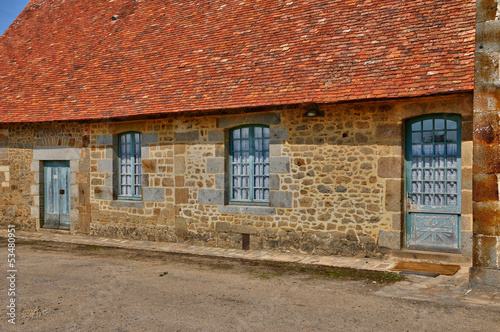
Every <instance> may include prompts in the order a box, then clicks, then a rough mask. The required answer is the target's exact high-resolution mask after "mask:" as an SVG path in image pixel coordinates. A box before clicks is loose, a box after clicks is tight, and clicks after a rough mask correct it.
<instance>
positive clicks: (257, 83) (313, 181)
mask: <svg viewBox="0 0 500 332" xmlns="http://www.w3.org/2000/svg"><path fill="white" fill-rule="evenodd" d="M493 4H496V3H495V1H489V2H488V1H483V2H478V8H479V10H478V11H477V12H478V13H480V12H482V11H485V12H488V11H489V12H491V11H494V14H495V15H496V6H493ZM489 12H488V13H489ZM481 15H482V14H481ZM495 15H493V16H491V15H490V14H488V15H485V19H488V20H491V22H493V21H494V22H497V21H495ZM479 16H480V14H478V17H479ZM481 17H483V16H481ZM475 19H476V4H475V3H474V2H471V1H466V0H458V1H452V2H450V1H439V0H423V1H419V2H415V1H396V0H393V1H392V0H391V1H363V2H359V1H350V0H348V1H341V2H339V1H322V0H314V1H302V2H292V1H260V2H247V1H236V2H232V1H226V0H220V1H203V0H200V1H179V2H175V1H174V2H169V3H165V2H161V1H154V0H146V1H133V0H117V1H111V2H110V1H106V0H98V1H95V3H93V5H92V6H91V7H89V6H88V4H87V3H86V2H85V1H83V0H68V1H55V0H45V1H39V0H32V1H31V2H30V4H29V5H28V6H27V7H26V9H25V10H24V11H23V12H22V13H21V15H20V16H19V17H18V18H17V20H16V21H15V22H14V23H13V24H12V25H11V27H10V28H9V29H8V30H7V32H6V33H5V34H4V35H3V36H1V37H0V75H1V80H0V91H1V95H0V100H1V102H0V121H1V123H0V186H1V187H0V188H1V189H0V208H1V211H2V212H3V213H2V215H1V216H0V221H1V222H2V223H3V224H7V223H10V224H16V225H18V227H20V228H23V229H27V230H32V231H39V230H42V229H58V230H66V231H68V232H70V233H84V234H90V235H102V236H110V237H119V238H132V239H144V240H152V241H174V242H176V241H182V242H188V243H196V244H204V245H208V246H219V247H228V248H241V247H244V248H251V249H260V248H272V249H276V250H290V251H300V252H307V253H311V254H327V255H337V254H341V255H358V254H363V255H376V254H377V253H378V252H387V251H388V250H392V253H393V254H395V255H405V254H408V253H411V255H417V256H418V257H419V258H422V259H425V258H426V257H431V256H430V254H427V253H432V257H438V259H443V260H444V259H449V257H452V259H454V260H459V261H470V260H472V259H473V257H474V261H475V262H480V263H479V264H478V265H476V267H477V269H475V271H476V272H475V273H476V274H475V275H476V276H479V277H477V278H475V279H477V280H479V281H478V282H480V280H485V279H488V280H495V278H498V277H495V275H497V274H495V271H496V272H498V268H499V266H498V258H497V256H498V251H499V246H498V244H496V243H497V242H496V241H497V239H498V234H497V233H495V231H494V229H497V228H498V224H499V223H497V222H496V221H495V222H494V223H495V225H494V226H492V227H490V228H487V227H479V228H478V227H476V223H478V225H481V222H480V221H478V218H479V217H478V216H481V218H483V216H484V214H483V213H482V212H479V213H476V212H477V211H479V210H477V209H483V207H484V209H490V210H489V211H492V210H494V211H497V210H498V208H497V206H498V185H497V186H496V187H495V185H494V184H497V183H498V181H497V180H496V173H498V172H499V171H498V170H496V168H495V165H497V164H498V162H496V161H493V162H491V163H490V164H491V167H493V168H494V169H495V171H493V170H491V172H490V169H487V168H478V167H477V166H476V163H481V161H480V160H478V159H477V156H479V157H480V158H486V159H488V158H490V159H491V158H493V159H494V158H495V155H494V154H493V153H494V152H492V151H496V150H494V149H490V150H488V152H484V153H483V152H476V157H475V158H473V146H474V149H475V150H474V151H482V150H481V149H482V148H483V147H482V146H483V145H485V146H486V145H487V146H488V147H490V146H491V145H494V146H495V148H496V147H498V139H497V138H498V132H497V129H498V120H497V119H496V118H495V119H494V118H493V117H494V116H493V115H492V116H493V117H492V116H489V117H487V119H486V117H484V121H483V122H481V123H482V124H485V125H487V126H490V127H491V129H490V127H487V126H482V127H481V128H483V129H481V128H479V127H477V126H476V127H474V126H473V120H474V119H476V118H477V116H478V115H477V114H476V112H475V110H476V108H477V107H476V103H478V98H480V97H478V95H474V96H475V99H474V98H473V93H474V60H475V56H476V58H478V55H477V54H478V52H475V51H474V48H475V45H476V43H475V29H476V28H475ZM493 26H494V27H496V25H495V24H494V23H492V27H491V28H490V27H489V26H488V27H485V28H484V31H491V29H493ZM488 29H490V30H488ZM490 33H491V32H490ZM485 34H486V32H485ZM490 44H491V47H489V48H488V47H485V48H484V49H483V48H481V50H482V51H481V52H484V53H485V54H486V52H487V50H491V52H492V54H493V55H491V56H490V57H481V58H480V59H479V60H480V61H482V62H481V64H482V65H484V67H485V68H487V69H485V70H486V71H487V70H490V71H491V73H490V74H485V75H483V76H482V77H484V80H485V81H488V80H491V82H493V83H492V85H494V82H496V80H497V79H498V75H497V72H495V68H497V67H498V61H497V60H495V59H497V58H495V56H496V53H494V52H496V51H497V48H495V46H494V45H493V44H494V42H491V43H490ZM495 66H496V67H495ZM493 72H494V73H493ZM476 77H477V73H476ZM488 82H489V81H488ZM485 84H486V83H485ZM485 86H486V85H485ZM476 88H477V87H476ZM485 89H486V88H485ZM488 89H489V90H488ZM488 89H486V90H484V89H483V90H481V91H485V92H482V93H484V94H488V93H491V91H492V89H494V87H491V88H488ZM487 98H488V97H485V98H483V99H481V100H479V103H482V104H481V105H483V106H484V107H486V108H487V109H488V110H490V108H488V107H493V108H494V107H495V106H494V105H493V106H492V104H491V102H490V99H487ZM485 100H488V101H487V102H485ZM495 109H496V108H495ZM492 112H493V111H492ZM495 112H496V111H495ZM496 116H497V115H496ZM481 119H483V118H481ZM485 121H486V122H485ZM488 121H489V122H488ZM475 125H476V124H475ZM473 128H476V129H473ZM480 130H485V131H486V132H481V133H480V134H479V132H480ZM480 137H481V138H480ZM484 140H486V141H484ZM486 154H487V155H486ZM490 159H489V160H490ZM473 170H474V172H475V173H474V172H473ZM473 173H474V175H473ZM476 173H477V174H476ZM482 183H486V184H488V186H486V188H487V190H486V191H484V192H483V191H481V190H479V192H480V193H478V190H476V192H475V194H474V195H473V188H476V187H475V186H476V185H478V186H482ZM495 188H496V189H495ZM492 197H494V198H495V200H496V201H495V202H496V203H494V202H493V203H491V202H489V200H490V198H492ZM484 200H488V202H489V203H483V201H484ZM485 204H486V205H487V208H486V207H485V206H486V205H485ZM495 209H497V210H495ZM481 211H483V210H481ZM490 215H491V214H490ZM485 218H487V219H488V220H496V218H497V217H496V216H495V217H491V216H488V217H485ZM488 222H489V221H488ZM483 224H484V223H483ZM474 232H475V233H474ZM485 243H488V244H485ZM485 246H487V248H486V247H485ZM442 252H446V253H449V254H446V255H443V254H439V253H442ZM483 252H487V255H489V256H488V258H487V259H483V256H482V255H483V254H481V253H483ZM485 262H486V263H485ZM490 263H491V264H490ZM495 264H496V265H495ZM485 271H486V272H485ZM491 271H493V272H491ZM484 275H488V277H487V278H483V277H481V276H484Z"/></svg>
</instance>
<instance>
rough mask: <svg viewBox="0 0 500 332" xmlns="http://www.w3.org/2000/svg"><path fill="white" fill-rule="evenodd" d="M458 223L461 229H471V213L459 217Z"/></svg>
mask: <svg viewBox="0 0 500 332" xmlns="http://www.w3.org/2000/svg"><path fill="white" fill-rule="evenodd" d="M460 223H461V224H462V225H461V226H462V231H469V232H470V231H472V216H471V215H468V216H466V215H463V214H462V218H461V219H460Z"/></svg>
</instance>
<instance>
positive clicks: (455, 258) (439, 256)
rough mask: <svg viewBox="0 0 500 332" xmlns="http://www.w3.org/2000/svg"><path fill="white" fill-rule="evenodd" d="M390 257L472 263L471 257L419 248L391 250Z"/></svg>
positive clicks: (433, 261)
mask: <svg viewBox="0 0 500 332" xmlns="http://www.w3.org/2000/svg"><path fill="white" fill-rule="evenodd" d="M390 255H391V257H393V258H395V259H400V260H405V261H417V262H425V263H458V264H472V257H470V256H464V255H462V254H455V253H447V252H439V251H421V250H408V249H403V250H392V251H391V252H390Z"/></svg>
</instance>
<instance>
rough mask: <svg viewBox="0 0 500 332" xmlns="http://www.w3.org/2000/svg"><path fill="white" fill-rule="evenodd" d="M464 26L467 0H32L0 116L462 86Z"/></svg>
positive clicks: (248, 103)
mask: <svg viewBox="0 0 500 332" xmlns="http://www.w3.org/2000/svg"><path fill="white" fill-rule="evenodd" d="M113 16H114V18H116V20H114V19H112V17H113ZM474 29H475V1H473V0H453V1H450V0H419V1H415V0H383V1H382V0H379V1H375V0H371V1H370V0H342V1H332V0H285V1H282V0H231V1H230V0H197V1H194V0H193V1H189V0H172V1H163V0H142V1H140V0H135V1H134V0H92V1H88V0H32V1H31V2H30V4H29V5H28V6H27V7H26V9H25V10H24V11H23V12H22V13H21V15H20V16H19V17H18V18H17V20H16V21H15V22H14V23H13V24H12V26H11V27H10V28H9V29H8V30H7V31H6V33H4V35H3V36H2V37H0V121H2V122H22V121H54V120H77V119H90V118H92V119H103V118H113V117H122V116H133V115H146V114H159V113H167V112H183V111H194V110H198V111H202V110H210V109H230V108H238V107H253V106H270V105H280V104H294V103H302V102H318V103H323V102H336V101H346V100H360V99H367V98H396V97H411V96H422V95H431V94H438V93H449V92H455V91H456V92H461V91H470V90H472V89H473V78H474V52H473V51H474Z"/></svg>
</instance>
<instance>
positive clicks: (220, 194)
mask: <svg viewBox="0 0 500 332" xmlns="http://www.w3.org/2000/svg"><path fill="white" fill-rule="evenodd" d="M198 203H200V204H212V205H224V190H217V189H199V190H198Z"/></svg>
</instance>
